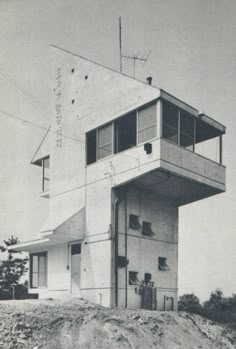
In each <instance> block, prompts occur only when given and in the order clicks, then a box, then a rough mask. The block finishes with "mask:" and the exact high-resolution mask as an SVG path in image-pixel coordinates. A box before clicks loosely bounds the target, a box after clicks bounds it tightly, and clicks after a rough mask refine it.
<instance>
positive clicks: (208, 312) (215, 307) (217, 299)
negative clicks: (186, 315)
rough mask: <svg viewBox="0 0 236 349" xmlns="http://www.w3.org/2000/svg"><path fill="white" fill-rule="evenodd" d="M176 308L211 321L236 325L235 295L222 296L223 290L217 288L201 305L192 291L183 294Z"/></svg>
mask: <svg viewBox="0 0 236 349" xmlns="http://www.w3.org/2000/svg"><path fill="white" fill-rule="evenodd" d="M178 308H179V310H183V311H187V312H190V313H194V314H199V315H202V316H205V317H206V318H208V319H210V320H213V321H217V322H221V323H231V324H235V325H236V295H235V294H233V295H232V297H224V295H223V292H222V291H221V290H219V289H217V290H215V291H214V292H212V293H211V295H210V298H209V299H208V300H207V301H206V302H204V303H203V305H201V304H200V301H199V298H198V297H197V296H195V295H194V294H193V293H190V294H184V295H183V296H180V297H179V302H178Z"/></svg>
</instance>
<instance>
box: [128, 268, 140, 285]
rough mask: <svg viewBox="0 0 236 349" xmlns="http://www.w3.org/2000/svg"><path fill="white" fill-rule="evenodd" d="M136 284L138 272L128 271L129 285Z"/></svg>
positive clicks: (137, 282)
mask: <svg viewBox="0 0 236 349" xmlns="http://www.w3.org/2000/svg"><path fill="white" fill-rule="evenodd" d="M138 284H139V279H138V272H136V271H129V285H138Z"/></svg>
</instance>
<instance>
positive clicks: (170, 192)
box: [87, 138, 225, 206]
mask: <svg viewBox="0 0 236 349" xmlns="http://www.w3.org/2000/svg"><path fill="white" fill-rule="evenodd" d="M150 144H151V145H152V153H151V154H147V153H146V151H145V149H144V144H142V145H139V146H137V147H134V148H131V149H129V150H127V151H125V152H122V153H119V154H116V155H113V156H110V157H108V158H105V159H103V160H102V161H99V162H97V163H94V164H92V165H90V166H88V167H87V183H88V184H89V183H93V182H94V181H96V182H100V181H107V182H108V183H109V184H110V186H111V188H117V187H119V186H124V185H134V186H135V187H136V188H140V189H142V190H145V191H147V192H150V193H151V192H152V193H156V195H158V197H160V198H163V199H165V200H169V201H173V202H174V203H175V204H176V205H178V206H181V205H185V204H188V203H191V202H194V201H197V200H201V199H204V198H206V197H209V196H212V195H215V194H218V193H221V192H224V191H225V167H224V166H223V165H221V164H219V163H217V162H214V161H212V160H210V159H207V158H205V157H203V156H201V155H199V154H196V153H194V152H192V151H190V150H188V149H185V148H183V147H180V146H178V145H176V144H174V143H172V142H170V141H168V140H166V139H163V138H158V139H155V140H152V141H151V142H150Z"/></svg>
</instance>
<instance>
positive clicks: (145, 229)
mask: <svg viewBox="0 0 236 349" xmlns="http://www.w3.org/2000/svg"><path fill="white" fill-rule="evenodd" d="M142 234H143V235H146V236H152V235H155V234H154V232H153V231H152V223H150V222H145V221H143V225H142Z"/></svg>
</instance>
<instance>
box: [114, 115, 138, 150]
mask: <svg viewBox="0 0 236 349" xmlns="http://www.w3.org/2000/svg"><path fill="white" fill-rule="evenodd" d="M136 132H137V131H136V112H132V113H129V114H128V115H126V116H124V117H122V118H120V119H118V120H117V121H116V122H115V152H116V153H119V152H121V151H123V150H126V149H129V148H132V147H135V146H136Z"/></svg>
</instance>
